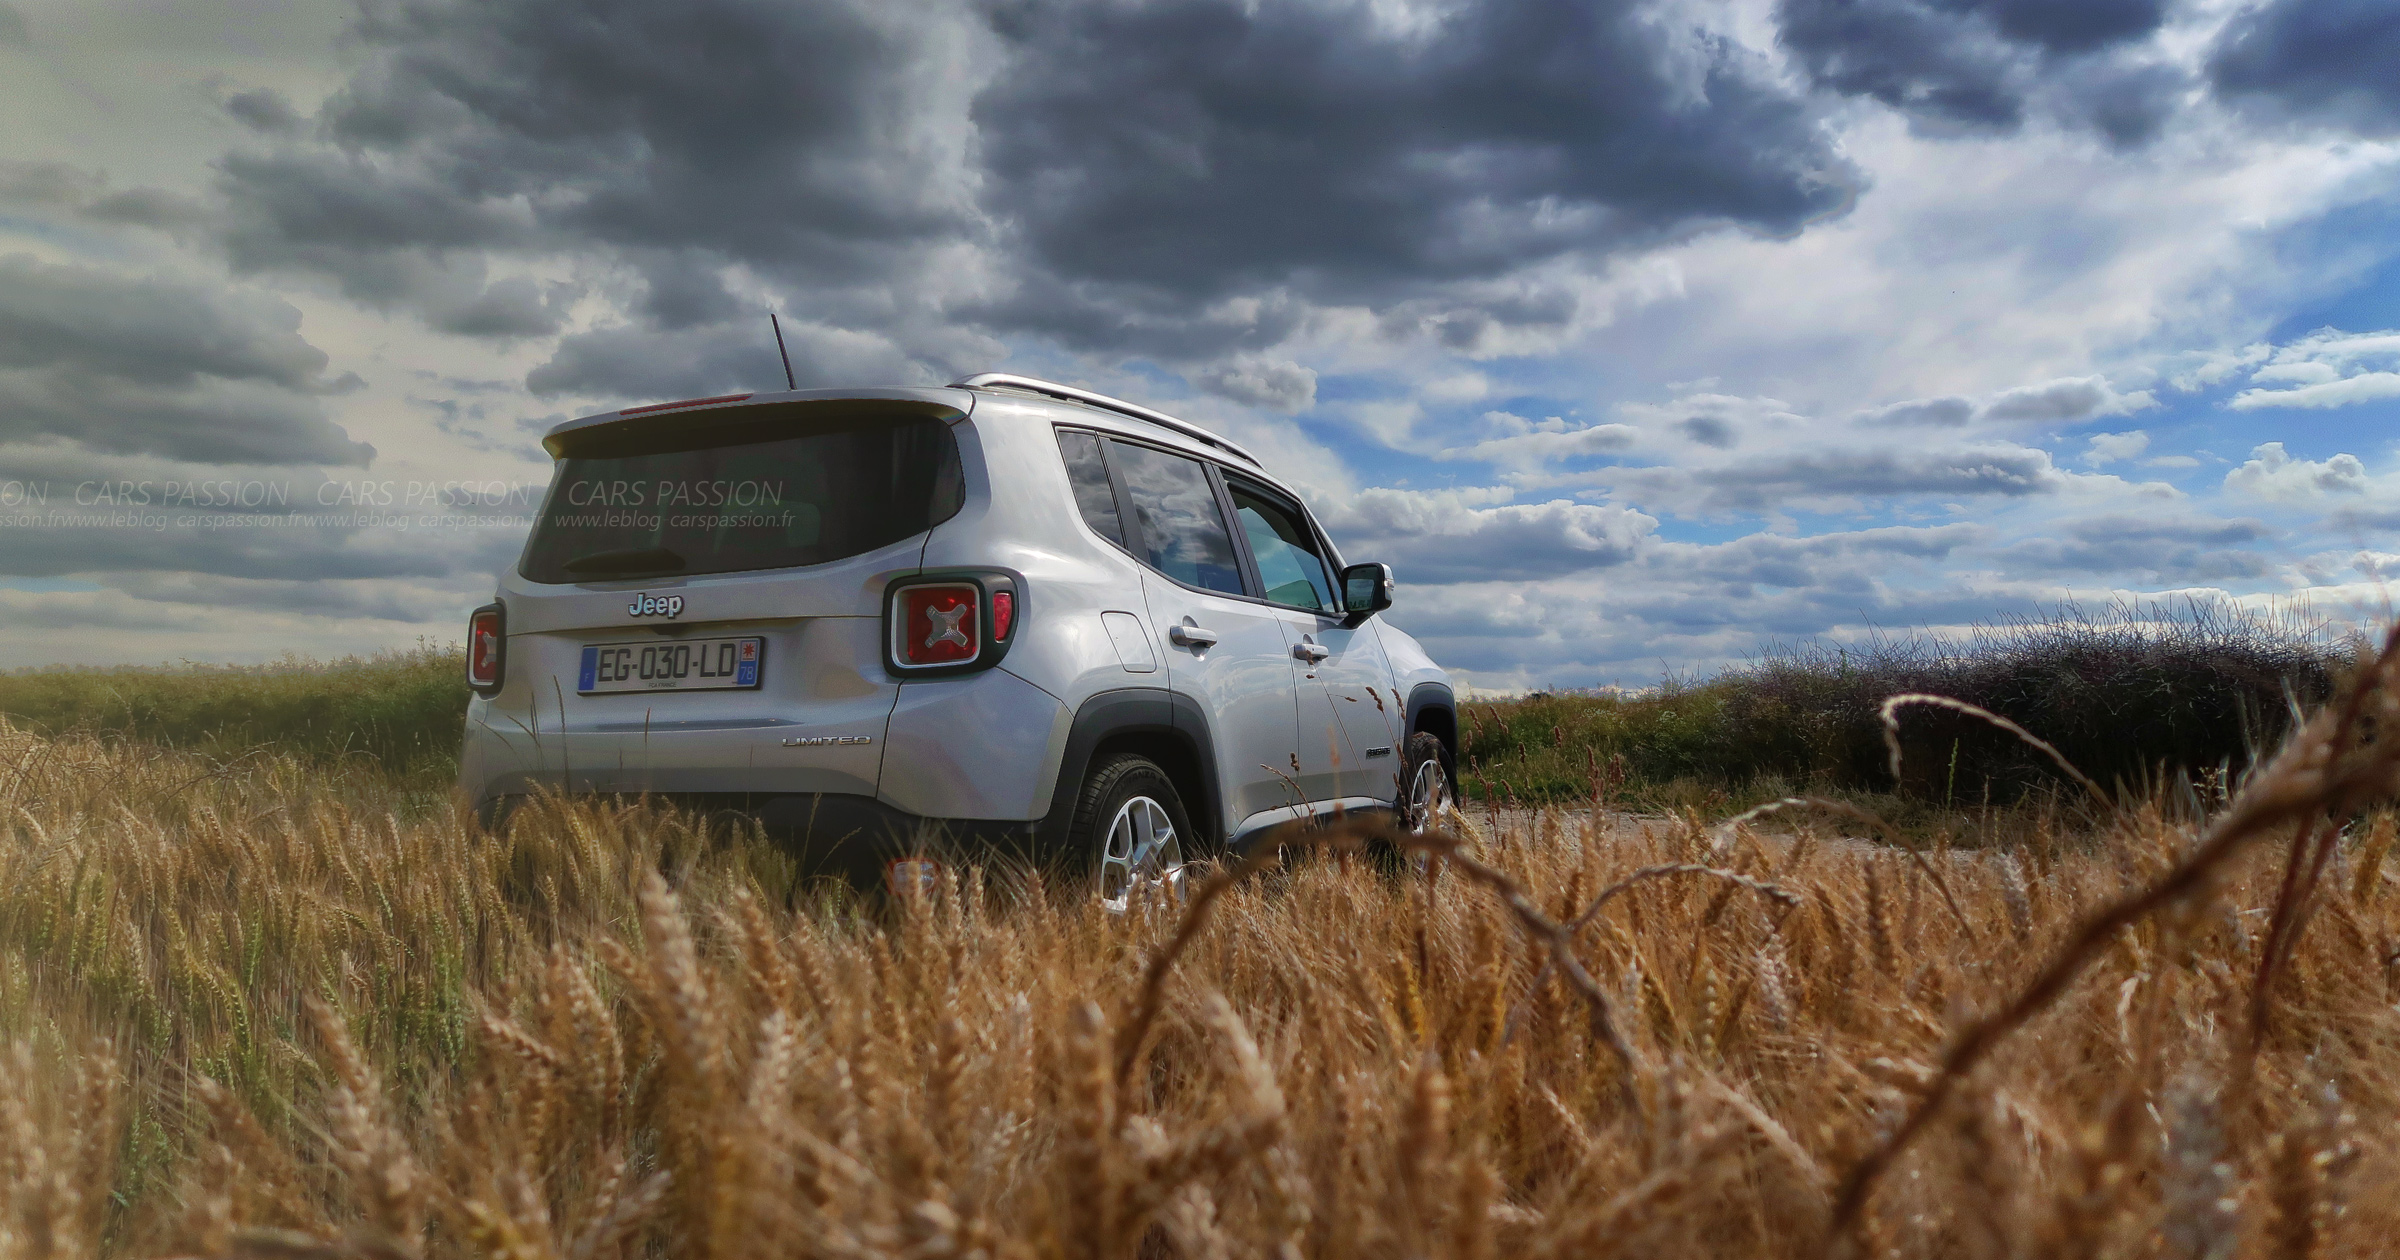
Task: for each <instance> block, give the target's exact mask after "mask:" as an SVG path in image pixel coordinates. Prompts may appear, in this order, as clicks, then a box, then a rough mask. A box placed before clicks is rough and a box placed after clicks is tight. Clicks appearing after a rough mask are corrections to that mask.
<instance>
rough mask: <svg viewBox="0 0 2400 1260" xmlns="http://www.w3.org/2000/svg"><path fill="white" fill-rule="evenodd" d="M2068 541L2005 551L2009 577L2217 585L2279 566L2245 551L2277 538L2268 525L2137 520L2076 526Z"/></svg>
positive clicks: (2069, 529) (2097, 520) (2040, 541)
mask: <svg viewBox="0 0 2400 1260" xmlns="http://www.w3.org/2000/svg"><path fill="white" fill-rule="evenodd" d="M2060 532H2061V533H2062V534H2063V535H2064V537H2059V538H2032V539H2027V540H2025V541H2023V542H2020V543H2016V544H2013V545H2011V546H2009V547H2007V548H2004V549H2002V550H2001V551H2000V552H1999V555H1998V559H1999V563H2000V568H2001V570H2002V571H2003V572H2006V573H2009V574H2012V575H2015V576H2021V577H2029V578H2041V577H2044V576H2046V575H2049V574H2054V573H2061V572H2066V573H2136V574H2147V575H2150V577H2151V578H2152V580H2155V581H2160V582H2214V581H2226V580H2233V579H2253V578H2261V577H2265V576H2266V575H2267V574H2268V573H2269V572H2271V571H2272V570H2273V569H2274V564H2273V562H2272V561H2271V560H2270V559H2269V558H2268V557H2266V556H2264V555H2261V554H2259V553H2257V552H2255V551H2247V550H2242V548H2245V547H2247V546H2248V545H2250V544H2252V543H2256V542H2261V541H2264V540H2266V539H2268V538H2271V537H2273V536H2274V532H2275V531H2274V530H2272V529H2270V528H2269V527H2268V526H2267V524H2266V523H2265V522H2263V521H2259V520H2255V519H2252V518H2248V517H2241V518H2234V519H2217V518H2208V517H2197V518H2181V519H2179V518H2164V519H2153V518H2148V517H2135V516H2102V517H2088V518H2085V519H2083V520H2078V521H2071V522H2068V523H2066V524H2065V525H2064V527H2063V528H2062V529H2061V531H2060Z"/></svg>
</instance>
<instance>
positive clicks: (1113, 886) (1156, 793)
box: [1067, 753, 1198, 914]
mask: <svg viewBox="0 0 2400 1260" xmlns="http://www.w3.org/2000/svg"><path fill="white" fill-rule="evenodd" d="M1197 838H1198V837H1197V836H1196V835H1195V834H1194V833H1193V831H1192V820H1191V815H1190V814H1189V813H1188V812H1186V811H1185V809H1184V807H1183V797H1182V795H1181V794H1180V793H1178V792H1176V790H1175V783H1174V780H1172V779H1170V778H1168V777H1167V772H1166V771H1165V770H1164V769H1161V768H1160V767H1159V764H1158V763H1157V762H1155V761H1152V760H1150V759H1149V758H1148V757H1144V756H1142V755H1141V754H1139V753H1119V754H1117V755H1115V756H1112V757H1108V758H1106V759H1104V760H1102V761H1100V762H1098V763H1096V764H1095V765H1094V766H1093V768H1092V772H1091V774H1090V775H1089V776H1087V777H1086V778H1085V779H1084V781H1083V791H1081V792H1080V793H1078V794H1077V795H1076V803H1075V822H1074V825H1073V826H1072V827H1071V828H1070V829H1069V831H1068V833H1067V846H1068V853H1069V854H1070V855H1071V856H1072V858H1073V859H1074V861H1075V863H1076V866H1077V867H1078V868H1079V869H1080V870H1081V871H1082V872H1083V873H1084V874H1085V875H1086V876H1087V877H1088V878H1089V879H1090V881H1091V888H1092V891H1093V894H1094V895H1095V896H1096V897H1097V898H1098V899H1099V901H1100V907H1101V908H1102V909H1103V910H1107V911H1109V912H1110V913H1113V914H1121V913H1124V912H1125V911H1126V910H1128V909H1131V908H1132V907H1133V906H1135V905H1137V904H1140V903H1141V902H1143V901H1145V900H1147V899H1149V898H1150V897H1152V896H1154V895H1163V896H1164V897H1165V898H1167V899H1171V900H1179V899H1181V897H1182V896H1183V893H1184V888H1185V881H1186V879H1187V876H1188V873H1189V871H1190V869H1191V868H1190V867H1189V866H1187V865H1186V864H1187V862H1188V861H1189V860H1190V855H1191V851H1192V848H1193V847H1194V842H1195V841H1196V840H1197Z"/></svg>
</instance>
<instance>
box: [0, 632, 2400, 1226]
mask: <svg viewBox="0 0 2400 1260" xmlns="http://www.w3.org/2000/svg"><path fill="white" fill-rule="evenodd" d="M2394 673H2400V663H2394V662H2390V661H2387V662H2386V663H2385V666H2384V668H2383V670H2382V671H2381V672H2377V671H2368V672H2366V673H2364V674H2362V678H2363V679H2364V682H2363V683H2362V684H2361V685H2360V686H2359V687H2358V688H2357V689H2356V690H2355V691H2354V692H2352V693H2350V694H2349V695H2346V696H2344V697H2337V700H2336V703H2335V705H2334V706H2333V707H2332V708H2331V709H2330V710H2329V711H2328V712H2327V714H2325V715H2324V716H2322V717H2321V718H2320V719H2319V721H2318V722H2317V724H2316V725H2315V726H2313V727H2311V728H2310V730H2309V731H2308V732H2306V733H2304V734H2303V736H2301V737H2300V738H2299V740H2298V741H2297V742H2296V743H2295V744H2294V745H2293V747H2292V750H2291V751H2290V752H2289V753H2288V754H2287V756H2286V758H2285V760H2284V761H2283V762H2280V763H2278V764H2277V765H2276V766H2275V767H2272V768H2270V769H2268V770H2266V771H2264V772H2262V774H2261V776H2260V778H2259V780H2258V781H2257V782H2256V783H2254V784H2253V785H2252V787H2251V788H2250V790H2249V791H2248V793H2246V794H2245V795H2244V796H2243V797H2242V798H2241V799H2240V800H2237V801H2235V802H2233V803H2231V804H2230V805H2228V806H2226V807H2225V808H2223V809H2221V810H2220V811H2218V813H2217V814H2216V815H2215V816H2214V818H2213V819H2212V820H2210V821H2209V822H2207V823H2206V824H2205V826H2197V827H2196V826H2187V825H2183V824H2179V823H2175V822H2172V821H2169V820H2167V819H2166V818H2164V817H2162V816H2160V815H2159V814H2157V813H2155V812H2153V813H2148V814H2135V815H2129V816H2126V817H2123V818H2121V819H2119V820H2117V821H2116V822H2115V823H2113V824H2112V825H2111V826H2110V827H2109V828H2107V829H2105V830H2103V831H2101V832H2099V833H2096V834H2091V835H2083V836H2056V835H2052V836H2044V837H2040V838H2038V839H2037V840H2036V841H2034V842H2032V843H2029V844H2028V845H2026V846H2024V847H2023V848H2022V849H2021V850H2017V851H2011V852H1977V853H1936V854H1930V855H1922V860H1917V859H1915V858H1912V857H1911V856H1910V855H1907V854H1903V853H1901V852H1899V851H1897V850H1895V849H1891V848H1885V847H1882V846H1876V845H1869V844H1865V843H1861V842H1857V841H1846V840H1839V839H1835V838H1833V837H1831V836H1820V835H1817V834H1814V833H1811V832H1808V831H1807V830H1805V829H1804V828H1803V829H1800V830H1799V831H1798V833H1797V835H1798V838H1797V839H1793V838H1790V837H1788V836H1774V835H1764V834H1759V833H1755V832H1753V831H1752V830H1750V826H1751V824H1747V823H1745V824H1741V825H1737V826H1733V827H1729V828H1724V827H1720V828H1705V827H1702V826H1700V825H1698V824H1697V823H1691V824H1685V825H1678V826H1653V827H1650V828H1648V829H1639V828H1631V827H1618V828H1614V829H1611V828H1604V827H1599V826H1596V825H1594V824H1593V823H1591V822H1590V821H1589V820H1588V819H1585V820H1574V819H1567V818H1563V817H1561V816H1557V815H1552V816H1548V817H1546V818H1544V819H1541V820H1539V821H1537V822H1536V823H1534V824H1532V825H1528V826H1518V827H1512V828H1509V829H1506V830H1504V831H1501V832H1498V833H1496V834H1494V833H1485V832H1481V831H1479V830H1478V829H1477V828H1475V827H1474V825H1473V823H1472V822H1470V821H1469V820H1466V819H1463V818H1462V819H1458V820H1456V821H1457V823H1458V824H1459V826H1460V828H1461V829H1462V831H1464V832H1465V833H1467V834H1466V841H1467V843H1465V844H1464V845H1463V847H1461V848H1459V849H1457V850H1455V851H1454V852H1450V853H1449V854H1448V856H1447V858H1446V859H1444V860H1440V861H1437V862H1435V863H1434V868H1435V871H1436V873H1435V874H1434V875H1433V877H1432V878H1430V879H1427V878H1422V877H1418V876H1416V875H1413V874H1400V873H1396V872H1395V871H1394V870H1393V869H1392V864H1389V863H1379V862H1377V861H1374V860H1372V859H1370V858H1369V857H1367V856H1366V855H1364V854H1357V853H1337V852H1318V853H1314V854H1311V855H1303V856H1299V857H1296V858H1294V859H1293V860H1291V861H1289V862H1287V863H1285V864H1282V865H1280V866H1273V867H1270V868H1268V869H1264V870H1260V871H1256V872H1252V873H1249V874H1248V875H1247V877H1245V878H1241V879H1239V880H1228V881H1227V882H1226V883H1225V884H1224V886H1223V887H1222V888H1221V889H1219V890H1216V891H1215V892H1213V893H1212V894H1211V899H1210V900H1208V901H1207V902H1206V903H1205V911H1204V912H1201V911H1179V910H1175V909H1173V908H1159V909H1156V910H1153V911H1151V912H1148V913H1142V914H1136V915H1134V916H1130V917H1128V918H1125V919H1112V918H1109V917H1107V916H1104V915H1102V914H1099V913H1097V912H1096V911H1095V910H1094V909H1092V908H1091V907H1090V906H1088V905H1086V904H1084V901H1083V899H1081V898H1077V897H1074V896H1071V895H1067V894H1064V893H1062V892H1060V891H1058V890H1055V889H1046V888H1044V887H1043V886H1042V885H1041V884H1040V883H1039V881H1033V880H1028V879H1025V878H1022V877H1018V876H1013V875H1007V876H1004V875H993V876H991V877H989V878H988V879H987V878H986V877H985V876H984V875H983V874H981V873H978V872H965V873H963V874H960V875H959V876H957V877H955V878H954V879H953V881H952V882H951V884H950V885H949V886H948V887H946V888H944V889H943V890H942V891H941V892H940V893H939V894H938V895H937V896H935V897H933V898H931V899H928V900H926V901H924V902H922V903H912V904H909V905H905V906H900V907H895V908H891V909H890V910H889V911H888V912H871V911H869V910H867V909H862V908H860V907H857V906H855V905H852V904H849V903H845V902H842V901H840V900H838V899H834V900H823V901H817V900H809V899H806V898H803V899H801V901H800V904H798V905H797V906H795V905H792V904H789V899H788V898H787V897H786V895H785V893H784V890H786V889H788V888H789V887H790V870H789V868H788V866H786V865H785V864H784V863H783V862H782V861H781V859H780V858H779V857H778V856H777V855H775V854H774V853H773V852H772V850H770V849H768V848H766V847H764V846H762V845H759V844H757V843H738V844H732V845H723V844H718V845H711V844H708V843H705V842H703V841H702V840H701V839H700V838H699V837H697V836H695V835H694V834H693V832H692V831H691V829H690V828H689V827H688V826H687V825H686V824H685V823H684V822H682V821H680V820H678V819H677V818H675V817H674V816H672V815H670V814H664V813H660V812H657V811H653V810H648V809H633V808H628V809H610V808H605V807H598V806H593V805H576V806H572V807H570V806H564V805H558V804H550V805H546V806H541V807H537V808H535V809H532V810H528V811H525V812H523V813H520V814H519V815H518V817H517V819H516V820H515V822H514V823H513V824H512V828H511V830H510V832H509V834H507V835H506V836H503V837H491V836H485V835H481V834H478V833H477V832H475V831H474V829H473V828H472V827H471V826H470V825H469V823H468V822H467V821H466V820H465V818H464V817H463V816H461V815H460V814H458V813H456V812H436V813H435V814H433V815H432V816H421V815H417V816H412V815H409V814H406V813H405V812H403V805H404V801H403V798H402V797H401V796H400V795H398V794H397V792H396V790H395V789H394V788H393V787H392V786H391V784H390V783H389V781H388V780H384V779H379V778H376V777H374V776H373V775H372V774H370V773H369V772H367V771H364V770H357V769H352V770H347V771H338V772H329V771H326V770H324V769H321V768H311V767H310V766H309V765H307V764H305V763H303V762H300V761H296V760H290V759H283V758H275V757H260V758H252V759H249V760H247V761H244V762H242V763H239V764H236V765H232V766H225V767H213V768H212V767H211V766H210V765H208V764H207V763H205V762H202V761H199V760H197V759H195V758H193V757H190V756H186V755H181V754H166V753H159V752H154V751H145V750H144V749H142V748H140V747H139V746H134V745H109V744H103V743H100V742H95V741H92V740H88V739H80V738H63V739H57V740H51V739H45V738H42V737H37V736H34V735H30V734H27V733H24V732H22V731H19V730H16V729H14V728H7V727H4V726H0V829H4V832H5V834H4V835H0V1258H5V1257H14V1256H18V1255H26V1256H40V1255H86V1254H93V1253H107V1254H125V1255H169V1254H178V1255H181V1254H190V1255H212V1256H215V1255H249V1256H284V1257H297V1256H335V1255H353V1256H376V1257H387V1256H416V1255H428V1256H432V1255H439V1256H458V1255H475V1256H488V1257H494V1258H499V1257H509V1258H512V1260H513V1258H518V1257H527V1258H530V1257H553V1256H555V1257H579V1258H580V1257H595V1258H596V1257H617V1256H627V1255H658V1254H673V1255H678V1256H682V1255H705V1256H747V1255H768V1254H776V1255H785V1254H824V1255H845V1256H911V1257H937V1256H967V1255H974V1254H983V1255H987V1256H1003V1255H1026V1256H1032V1255H1043V1256H1048V1255H1073V1256H1089V1257H1095V1258H1098V1257H1114V1256H1135V1255H1140V1256H1183V1255H1190V1256H1235V1255H1254V1254H1261V1253H1280V1254H1289V1255H1303V1256H1353V1255H1368V1256H1401V1255H1445V1256H1446V1255H1461V1256H1494V1255H1498V1254H1501V1253H1503V1252H1505V1253H1507V1254H1509V1255H1511V1256H1536V1255H1560V1256H1578V1257H1580V1256H1604V1255H1624V1256H1645V1257H1646V1256H1687V1255H1688V1256H1700V1255H1708V1256H1719V1255H1760V1256H1784V1255H1791V1256H1812V1255H1819V1254H1829V1253H1836V1252H1843V1251H1847V1252H1850V1253H1852V1254H1862V1255H1877V1256H1882V1255H1908V1256H1995V1257H1998V1256H2020V1255H2022V1256H2034V1255H2042V1256H2049V1255H2086V1256H2132V1255H2140V1256H2154V1255H2156V1256H2192V1257H2201V1256H2210V1257H2225V1256H2236V1255H2255V1256H2316V1255H2349V1254H2356V1255H2365V1254H2371V1253H2380V1252H2382V1251H2384V1250H2386V1249H2388V1240H2390V1239H2391V1238H2393V1237H2396V1236H2400V1149H2395V1147H2394V1144H2393V1143H2392V1141H2391V1140H2390V1138H2389V1136H2388V1135H2389V1134H2390V1133H2391V1132H2393V1126H2394V1123H2395V1121H2396V1120H2400V1013H2395V1007H2394V996H2395V994H2394V985H2395V983H2400V977H2395V975H2394V974H2393V961H2394V958H2395V953H2396V951H2400V890H2393V889H2389V888H2387V883H2388V882H2389V881H2387V879H2386V877H2385V875H2384V873H2383V865H2384V863H2385V859H2386V858H2387V856H2388V854H2389V852H2390V850H2391V848H2392V847H2393V841H2394V827H2393V820H2392V818H2391V816H2390V815H2388V814H2378V815H2373V816H2371V817H2369V818H2367V819H2365V820H2363V821H2361V822H2360V823H2359V825H2356V826H2353V827H2351V828H2350V829H2349V830H2348V831H2347V832H2346V833H2345V832H2341V831H2338V830H2337V829H2336V828H2335V827H2333V826H2331V825H2321V822H2320V820H2321V819H2323V817H2324V816H2325V814H2326V813H2327V811H2329V810H2330V811H2332V812H2333V815H2334V817H2333V821H2334V822H2349V821H2350V820H2351V819H2352V818H2353V817H2354V816H2357V815H2359V814H2360V813H2361V811H2362V809H2364V807H2365V806H2366V805H2367V804H2368V803H2370V801H2371V800H2373V799H2380V797H2381V796H2382V795H2388V794H2389V792H2390V790H2391V787H2392V783H2391V778H2392V775H2391V770H2392V766H2391V763H2392V762H2393V761H2394V759H2395V751H2396V750H2395V749H2393V748H2392V747H2391V746H2390V741H2389V740H2388V738H2387V739H2386V740H2385V741H2384V742H2383V743H2381V744H2378V743H2377V742H2376V740H2375V732H2377V731H2388V730H2389V729H2391V728H2392V723H2393V722H2394V721H2395V720H2400V704H2396V703H2395V699H2394V696H2395V692H2394V690H2393V689H2392V684H2393V682H2394V679H2393V678H2392V677H2390V676H2389V675H2391V674H2394ZM1757 821H1758V823H1759V824H1760V825H1764V824H1765V823H1766V822H1768V821H1769V820H1767V819H1760V820H1757ZM2296 836H2297V842H2295V837H2296ZM1437 847H1439V846H1437ZM2287 871H2288V874H2287ZM1628 881H1630V882H1628ZM1937 881H1938V886H1937ZM2162 890H2163V891H2162ZM1953 903H1955V912H1954V911H1953V908H1952V905H1953ZM1594 905H1597V907H1598V908H1597V909H1596V910H1594V911H1593V912H1591V913H1590V914H1589V915H1588V916H1586V913H1585V912H1586V908H1587V907H1592V906H1594ZM2112 925H2121V926H2112ZM2262 977H2263V978H2264V981H2265V984H2266V986H2267V987H2266V989H2265V993H2266V998H2267V1000H2266V1003H2265V1005H2264V1007H2263V1008H2254V1003H2253V993H2254V991H2255V990H2256V988H2257V986H2258V985H2259V983H2260V982H2261V979H2262ZM2045 986H2047V987H2045ZM2259 1009H2263V1011H2264V1014H2265V1016H2266V1018H2265V1019H2264V1021H2263V1023H2262V1022H2260V1021H2259V1020H2258V1012H2259Z"/></svg>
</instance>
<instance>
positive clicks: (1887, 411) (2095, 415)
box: [1858, 376, 2158, 428]
mask: <svg viewBox="0 0 2400 1260" xmlns="http://www.w3.org/2000/svg"><path fill="white" fill-rule="evenodd" d="M2157 405H2158V399H2156V398H2155V397H2153V396H2151V393H2150V391H2148V390H2146V389H2144V390H2135V391H2133V392H2132V393H2119V392H2118V391H2117V390H2116V388H2115V387H2114V386H2112V385H2110V384H2109V383H2108V378H2107V377H2105V376H2067V377H2060V378H2058V379H2056V380H2050V381H2044V382H2042V383H2041V384H2038V385H2020V386H2017V387H2016V388H2014V389H2004V390H2001V391H2000V392H1998V393H1996V394H1993V395H1991V396H1990V397H1988V398H1985V399H1984V400H1983V401H1982V402H1980V403H1978V402H1976V401H1975V400H1973V399H1970V398H1964V397H1960V396H1958V395H1955V394H1953V395H1949V396H1945V397H1941V398H1913V399H1909V400H1908V401H1905V402H1896V403H1888V404H1886V405H1884V406H1881V407H1876V408H1872V409H1870V410H1867V411H1862V412H1860V413H1859V414H1858V422H1859V423H1860V424H1863V425H1866V426H1868V427H1870V428H1912V427H1923V428H1963V427H1965V426H1967V425H1970V424H1994V425H2000V424H2080V423H2082V422H2084V421H2086V420H2097V419H2100V418H2102V417H2104V416H2122V415H2129V414H2131V413H2133V412H2136V411H2142V410H2145V409H2147V408H2150V407H2155V406H2157Z"/></svg>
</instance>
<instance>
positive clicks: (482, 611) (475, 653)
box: [467, 604, 508, 694]
mask: <svg viewBox="0 0 2400 1260" xmlns="http://www.w3.org/2000/svg"><path fill="white" fill-rule="evenodd" d="M507 664H508V610H507V609H506V608H504V607H503V606H501V605H499V604H485V605H484V606H483V607H481V608H478V609H476V610H475V611H474V612H472V613H469V614H468V615H467V685H468V686H470V687H473V688H474V689H476V690H477V691H481V692H485V693H487V694H488V693H490V692H495V691H498V690H499V689H500V680H501V678H502V677H503V676H504V675H503V671H504V670H505V669H506V667H507Z"/></svg>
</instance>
